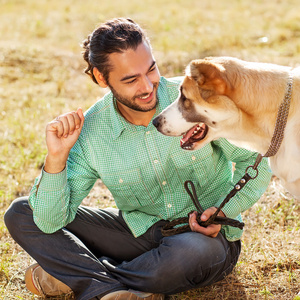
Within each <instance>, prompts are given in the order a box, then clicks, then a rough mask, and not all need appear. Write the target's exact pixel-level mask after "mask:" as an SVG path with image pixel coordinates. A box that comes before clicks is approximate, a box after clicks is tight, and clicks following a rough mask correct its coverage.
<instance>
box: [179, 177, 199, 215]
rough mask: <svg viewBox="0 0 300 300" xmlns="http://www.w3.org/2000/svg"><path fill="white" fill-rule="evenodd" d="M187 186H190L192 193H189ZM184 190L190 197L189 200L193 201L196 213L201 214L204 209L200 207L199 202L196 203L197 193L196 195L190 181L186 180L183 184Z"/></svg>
mask: <svg viewBox="0 0 300 300" xmlns="http://www.w3.org/2000/svg"><path fill="white" fill-rule="evenodd" d="M188 185H190V186H191V188H192V192H191V191H190V189H189V187H188ZM184 188H185V190H186V191H187V193H188V194H189V195H190V197H191V199H192V201H193V203H194V205H195V207H196V209H197V211H198V212H199V213H200V214H202V213H203V212H204V209H203V207H202V206H201V204H200V202H199V201H198V197H197V193H196V189H195V185H194V183H193V182H192V181H190V180H187V181H185V182H184Z"/></svg>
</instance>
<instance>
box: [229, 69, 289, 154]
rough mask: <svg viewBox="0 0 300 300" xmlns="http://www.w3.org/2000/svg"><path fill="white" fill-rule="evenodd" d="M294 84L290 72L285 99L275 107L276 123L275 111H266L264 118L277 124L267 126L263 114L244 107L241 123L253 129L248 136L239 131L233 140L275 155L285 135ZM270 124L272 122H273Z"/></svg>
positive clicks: (240, 144)
mask: <svg viewBox="0 0 300 300" xmlns="http://www.w3.org/2000/svg"><path fill="white" fill-rule="evenodd" d="M292 85H293V76H292V73H291V72H290V73H289V78H288V81H287V84H286V91H285V94H284V97H283V100H282V101H281V104H280V105H279V106H278V107H276V108H275V107H274V109H277V118H276V123H275V119H274V118H275V117H274V116H275V114H274V113H275V111H272V110H270V111H264V118H267V119H270V120H272V119H274V123H275V126H273V125H271V126H266V122H265V120H262V119H261V116H257V115H255V114H251V113H250V114H249V112H248V111H247V110H245V111H244V110H243V109H241V110H240V120H241V124H242V126H243V128H244V130H247V128H250V127H249V126H251V130H250V129H249V135H248V136H247V137H245V136H243V134H240V135H239V134H238V132H237V136H236V139H234V138H233V139H232V142H233V143H235V144H237V145H239V146H242V145H245V146H242V147H246V148H251V149H253V150H255V151H257V152H260V153H261V154H263V155H264V156H266V157H270V156H274V155H275V154H276V153H277V151H278V149H279V148H280V145H281V142H282V140H283V137H284V129H285V125H286V122H287V117H288V113H289V106H290V102H291V96H292ZM257 97H259V95H257ZM268 117H269V118H268ZM274 123H273V124H274ZM249 124H251V125H249ZM253 124H255V125H253ZM270 124H272V122H271V123H270ZM253 126H254V127H253ZM241 132H245V131H241Z"/></svg>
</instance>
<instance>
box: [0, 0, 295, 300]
mask: <svg viewBox="0 0 300 300" xmlns="http://www.w3.org/2000/svg"><path fill="white" fill-rule="evenodd" d="M298 5H299V4H298V0H289V1H288V0H287V1H279V0H277V1H275V0H274V1H260V0H228V1H218V2H216V1H210V0H201V1H197V0H189V1H185V0H177V1H174V0H173V1H171V0H164V1H160V0H152V1H150V0H145V1H139V0H131V1H127V2H124V1H122V0H111V1H92V0H85V1H84V2H82V1H74V0H53V1H46V0H39V1H38V0H27V1H21V0H7V1H6V0H0V6H1V9H0V18H1V22H0V34H1V41H0V170H1V171H0V256H1V262H0V299H9V300H10V299H38V298H37V297H34V296H32V295H31V294H30V293H28V292H27V290H26V288H25V287H24V278H23V277H24V271H25V269H26V267H27V266H28V265H29V264H30V263H32V259H31V258H30V257H29V256H28V255H27V254H26V253H24V251H22V249H20V248H19V247H18V246H17V245H16V244H15V243H14V242H13V241H12V240H11V238H10V237H9V234H8V232H7V230H6V228H5V226H4V223H3V221H2V217H3V214H4V211H5V210H6V209H7V207H8V205H9V204H10V202H11V201H12V200H13V199H14V198H16V197H17V196H20V195H24V194H28V192H29V190H30V187H31V185H32V183H33V179H34V178H35V177H36V176H37V175H38V173H39V172H40V168H41V165H42V163H43V159H44V156H45V153H46V148H45V143H44V128H45V125H46V123H47V122H48V121H50V120H51V119H52V118H54V116H56V115H58V114H60V113H63V112H66V111H70V110H74V109H76V108H77V107H78V106H81V107H83V109H86V108H88V107H89V106H91V105H92V104H93V103H94V102H95V99H96V97H99V96H101V95H103V93H104V91H103V90H101V89H99V88H97V86H96V85H94V84H93V83H92V82H91V81H90V80H89V79H88V78H87V76H86V75H83V73H82V70H83V68H84V64H83V62H82V59H81V56H80V51H81V50H80V47H79V43H80V42H81V41H82V40H83V39H84V38H85V37H86V35H87V34H88V33H89V32H90V31H91V30H92V29H93V28H94V26H95V25H96V24H97V23H98V22H101V21H103V20H106V19H108V18H111V17H115V16H130V17H132V18H133V19H135V20H137V21H138V22H139V23H141V24H142V25H143V26H144V27H146V28H147V30H148V33H149V35H150V38H151V40H152V44H153V48H154V53H155V56H156V58H157V61H158V64H159V66H160V71H161V73H162V75H165V76H173V75H181V74H182V72H183V69H184V67H185V65H186V64H187V63H188V62H189V61H190V60H191V59H193V58H198V57H204V56H207V55H230V56H236V57H239V58H242V59H247V60H254V61H267V62H275V63H279V64H285V65H291V66H296V65H297V62H299V58H300V25H299V24H300V17H299V13H298V9H297V7H298ZM85 204H87V205H96V206H101V207H104V206H108V205H112V204H113V201H112V199H111V196H110V194H109V193H108V192H107V190H106V189H105V187H103V186H102V185H101V183H98V185H96V186H95V188H94V189H93V191H92V192H91V194H90V196H89V197H88V198H87V199H85ZM299 212H300V208H299V202H298V203H297V202H295V201H294V200H293V198H292V197H291V196H290V195H288V194H287V193H285V192H284V190H283V189H282V188H281V187H280V185H279V184H278V181H277V180H276V178H274V179H273V180H272V182H271V184H270V186H269V188H268V190H267V192H266V193H265V194H264V196H263V197H262V199H261V201H260V202H259V203H257V204H256V205H255V206H254V207H253V208H251V209H250V210H249V211H248V212H247V213H245V214H244V219H245V222H246V231H245V234H244V236H243V251H242V255H241V257H240V260H239V263H238V265H237V267H236V268H235V271H234V272H233V274H232V275H230V276H229V277H228V278H227V279H225V280H224V281H222V282H220V283H218V284H215V285H213V286H211V287H207V288H203V289H200V290H195V291H189V292H187V293H182V294H178V295H174V296H172V297H170V298H171V299H172V300H175V299H176V300H177V299H251V300H252V299H284V300H286V299H288V300H292V299H294V298H295V297H296V294H297V293H298V292H299V291H300V279H299V278H300V247H299V245H300V231H299V227H300V221H299ZM299 298H300V296H299ZM295 299H296V298H295Z"/></svg>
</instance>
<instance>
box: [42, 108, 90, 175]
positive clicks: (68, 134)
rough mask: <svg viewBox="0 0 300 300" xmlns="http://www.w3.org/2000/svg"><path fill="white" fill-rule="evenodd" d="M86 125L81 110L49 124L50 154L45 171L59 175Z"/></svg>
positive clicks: (64, 115)
mask: <svg viewBox="0 0 300 300" xmlns="http://www.w3.org/2000/svg"><path fill="white" fill-rule="evenodd" d="M83 123H84V116H83V112H82V109H81V108H78V109H77V111H76V112H69V113H66V114H63V115H60V116H59V117H57V118H55V119H54V120H53V121H51V122H50V123H48V124H47V127H46V144H47V148H48V154H47V157H46V160H45V166H44V170H45V171H46V172H48V173H59V172H61V171H62V170H63V169H64V168H65V165H66V162H67V159H68V156H69V152H70V150H71V149H72V147H73V146H74V144H75V143H76V141H77V139H78V137H79V135H80V132H81V129H82V127H83Z"/></svg>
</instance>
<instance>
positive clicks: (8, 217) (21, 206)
mask: <svg viewBox="0 0 300 300" xmlns="http://www.w3.org/2000/svg"><path fill="white" fill-rule="evenodd" d="M29 210H30V211H31V209H30V207H29V204H28V197H21V198H17V199H15V200H14V201H13V202H12V203H11V204H10V206H9V208H8V209H7V211H6V212H5V214H4V223H5V225H6V227H7V229H8V231H9V232H10V234H12V232H13V231H14V229H15V228H17V227H18V224H22V221H23V218H22V216H25V215H28V211H29Z"/></svg>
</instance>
